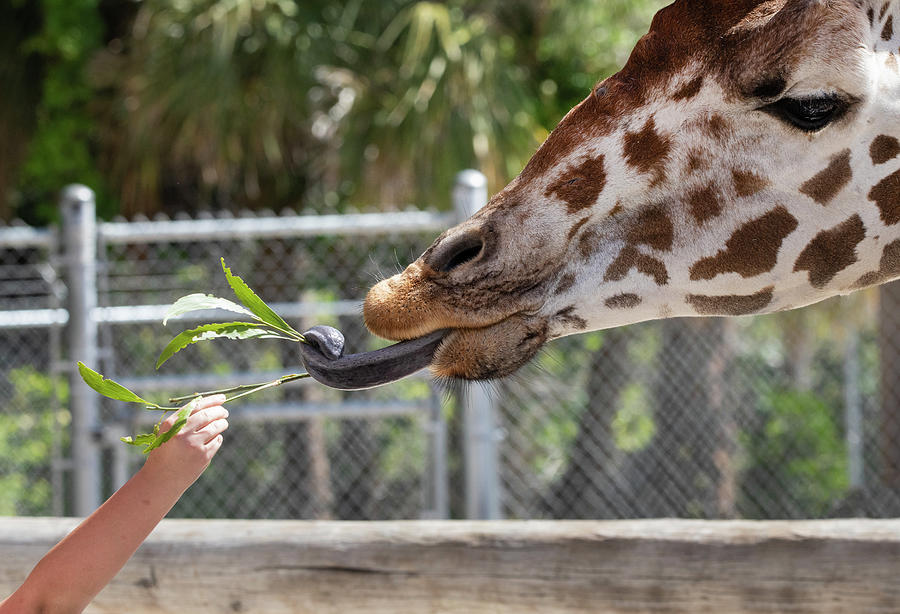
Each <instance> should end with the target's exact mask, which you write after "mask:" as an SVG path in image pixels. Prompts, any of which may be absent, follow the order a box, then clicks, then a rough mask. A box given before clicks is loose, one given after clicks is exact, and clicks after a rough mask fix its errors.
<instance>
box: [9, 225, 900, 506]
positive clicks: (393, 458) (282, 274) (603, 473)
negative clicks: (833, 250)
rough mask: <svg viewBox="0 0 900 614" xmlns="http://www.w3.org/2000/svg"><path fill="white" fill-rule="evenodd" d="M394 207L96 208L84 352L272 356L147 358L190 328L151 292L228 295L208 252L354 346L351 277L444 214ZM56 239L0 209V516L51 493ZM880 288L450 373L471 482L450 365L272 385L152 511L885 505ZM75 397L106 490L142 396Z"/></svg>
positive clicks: (253, 363) (134, 461)
mask: <svg viewBox="0 0 900 614" xmlns="http://www.w3.org/2000/svg"><path fill="white" fill-rule="evenodd" d="M415 215H416V213H415V212H407V213H394V214H384V216H387V217H379V218H378V219H379V220H381V221H380V222H379V225H378V228H379V230H377V231H373V230H371V228H369V229H368V230H366V231H365V232H363V231H360V230H359V228H360V226H359V225H358V224H357V225H356V226H354V224H355V223H357V222H359V220H356V222H354V221H353V220H352V219H351V218H341V219H337V218H331V217H319V218H311V217H304V216H297V215H295V214H292V213H290V212H288V213H287V214H285V215H282V216H272V215H269V216H262V217H257V218H253V217H243V218H237V219H235V218H208V219H200V220H174V221H173V220H155V221H152V222H151V221H147V220H137V221H132V222H129V223H125V222H117V223H113V224H107V225H101V226H100V230H99V232H98V237H99V247H98V275H97V298H98V313H100V314H101V317H98V322H99V324H98V340H99V343H98V348H99V354H98V361H99V365H98V367H99V368H98V370H100V371H101V372H103V373H104V374H105V375H107V376H110V377H113V378H115V379H117V380H118V381H121V382H122V383H124V384H126V385H128V386H129V387H132V388H134V389H135V390H137V391H138V392H139V393H144V394H146V395H147V396H152V398H154V399H165V398H166V397H167V396H168V395H170V394H175V393H178V394H183V393H185V392H187V391H189V390H193V389H208V388H215V387H219V385H226V386H227V385H231V384H234V383H248V382H253V381H265V380H266V379H271V378H272V377H274V376H277V375H280V374H284V373H290V372H295V371H296V370H297V369H298V368H299V367H300V362H299V359H298V356H297V350H296V347H294V346H292V345H291V344H284V343H282V342H279V341H268V342H267V341H259V342H254V343H249V342H244V343H236V342H229V341H214V342H210V343H205V344H200V345H197V346H193V347H191V348H188V349H187V350H185V351H183V352H182V353H180V354H178V355H177V356H175V357H174V358H173V359H172V360H171V361H170V362H169V363H167V364H166V365H165V366H164V367H163V369H162V370H161V371H160V372H159V373H156V372H155V369H154V364H155V360H156V357H157V355H158V353H159V351H160V349H161V348H162V347H163V346H164V345H165V343H166V342H167V341H168V340H169V339H170V338H171V337H172V336H174V335H175V334H176V333H177V332H180V330H182V329H184V328H187V327H189V326H190V325H191V323H190V322H181V321H174V322H170V323H169V325H168V326H167V327H165V328H164V327H163V326H162V325H161V323H160V320H161V317H160V316H161V311H160V309H161V308H163V307H164V306H165V305H168V304H171V303H172V302H173V301H174V300H175V299H177V298H179V297H180V296H183V295H185V294H189V293H192V292H208V293H213V294H217V295H219V296H229V295H230V290H229V289H228V288H227V285H226V284H225V281H224V276H223V275H222V273H221V268H220V266H219V258H220V257H223V258H224V259H225V261H226V262H227V264H228V265H229V266H230V267H231V268H232V270H233V271H234V272H235V273H236V274H239V275H241V276H242V277H243V278H244V279H245V280H246V281H247V282H248V284H249V285H250V286H251V287H252V288H254V290H256V291H257V292H258V293H259V294H260V295H261V296H262V297H263V298H264V299H265V300H266V301H267V302H270V304H274V305H276V309H277V310H279V311H282V312H283V313H284V314H285V315H286V316H287V319H288V320H289V321H290V323H291V324H292V325H293V326H294V327H296V328H298V329H299V330H303V329H304V327H307V326H310V325H312V324H331V325H334V326H337V327H338V328H340V329H341V330H342V331H343V332H344V333H345V335H346V336H347V341H348V347H349V348H350V349H351V350H352V351H360V350H364V349H371V348H373V347H375V346H376V344H377V343H378V342H377V341H375V340H373V339H372V338H371V336H370V335H368V334H367V333H366V331H365V329H364V327H363V326H362V324H361V317H360V315H359V313H360V312H359V302H360V300H361V298H362V297H363V296H364V294H365V292H366V290H367V289H368V288H369V287H370V286H371V285H372V284H373V283H374V282H375V281H376V280H378V279H380V278H382V277H384V276H386V275H390V274H393V273H394V272H396V271H398V270H400V269H401V268H402V267H403V266H405V264H407V263H409V262H411V261H412V260H413V259H415V258H416V257H417V256H418V255H419V254H420V253H421V252H422V251H423V250H424V249H425V248H426V247H427V246H428V244H429V243H430V242H431V241H432V240H433V238H434V237H435V236H436V235H437V234H438V232H439V230H440V228H441V227H443V226H446V225H449V224H451V223H452V221H453V216H452V215H443V216H441V215H433V216H432V217H431V218H430V219H431V221H430V222H429V224H430V225H429V224H418V225H415V224H413V225H408V224H406V223H405V222H404V221H403V220H408V219H412V218H411V217H409V216H413V217H414V216H415ZM404 216H406V217H404ZM367 219H375V218H367ZM416 219H418V218H416ZM184 223H190V224H193V225H189V226H185V225H184ZM179 224H181V225H179ZM179 228H180V229H182V230H183V229H184V228H190V229H193V230H191V231H190V232H181V231H177V230H178V229H179ZM248 228H250V229H253V228H255V230H253V231H247V230H246V229H248ZM291 228H294V229H295V231H292V230H290V229H291ZM300 228H304V229H306V230H302V231H301V230H297V229H300ZM310 228H311V229H310ZM354 228H356V230H353V229H354ZM197 229H202V232H199V231H197ZM273 229H274V230H273ZM176 231H177V232H176ZM60 249H61V248H60V241H59V240H58V239H57V235H56V233H55V232H54V231H48V230H41V229H28V228H14V227H9V228H0V307H2V309H3V311H2V313H0V337H2V340H0V513H2V514H20V515H44V514H62V513H72V512H73V509H74V508H73V492H72V491H73V485H72V475H73V473H74V472H75V470H76V469H77V468H76V467H73V466H72V464H71V461H67V460H66V459H71V458H72V456H73V450H72V443H71V440H70V437H69V432H70V431H69V425H70V422H71V420H72V415H71V413H70V410H69V399H68V397H69V392H68V385H67V381H66V378H65V377H64V373H65V372H68V371H69V370H70V369H71V364H72V362H74V360H77V355H76V354H77V352H75V353H73V352H69V351H66V348H65V343H64V340H65V336H64V327H65V326H66V317H67V316H66V312H65V311H64V310H63V309H62V306H63V305H64V304H65V300H64V299H65V295H66V291H65V287H64V285H63V284H62V282H61V281H60V280H61V278H63V277H64V272H65V266H66V261H65V258H63V257H62V256H61V251H60ZM898 307H900V289H897V288H894V287H892V286H887V287H885V288H884V289H881V290H879V289H874V290H868V291H864V292H860V293H857V294H855V295H852V296H850V297H847V298H844V299H840V300H832V301H827V302H825V303H822V304H820V305H817V306H814V307H811V308H807V309H804V310H799V311H793V312H786V313H782V314H776V315H771V316H763V317H756V318H740V319H688V320H667V321H661V322H649V323H645V324H640V325H635V326H631V327H627V328H622V329H615V330H609V331H601V332H596V333H589V334H584V335H578V336H573V337H568V338H565V339H561V340H558V341H555V342H553V343H551V344H550V345H549V346H548V347H547V348H546V349H545V350H544V351H543V352H542V353H541V354H540V355H539V357H537V358H536V359H535V360H534V361H533V362H532V363H531V364H530V365H528V366H527V367H525V368H524V369H523V370H522V371H520V372H519V373H517V374H515V375H514V376H512V377H510V378H508V379H507V380H504V381H501V382H498V383H494V384H490V385H476V386H475V387H473V388H472V390H475V391H479V392H480V394H482V396H483V398H484V399H487V401H488V402H489V405H490V407H489V411H490V412H491V414H490V415H491V416H492V417H493V420H495V424H494V427H493V428H492V429H491V430H489V431H488V432H480V433H479V434H478V437H479V438H480V439H479V441H481V443H482V444H484V445H490V446H494V448H493V449H494V451H495V453H496V467H497V472H496V476H493V477H494V478H496V479H494V480H490V479H488V480H486V481H485V480H481V479H482V478H484V477H485V476H484V475H483V474H484V472H485V471H489V470H490V467H492V466H494V465H493V464H492V463H480V462H477V461H476V460H473V459H475V457H473V456H472V455H471V454H470V452H468V451H467V450H468V445H469V444H467V438H471V437H472V433H469V432H468V430H469V429H470V428H471V426H470V425H469V423H468V422H467V417H466V412H467V411H468V410H467V409H466V407H467V406H466V405H465V403H463V402H462V401H461V400H460V395H459V394H458V392H459V391H458V390H456V389H455V388H453V387H452V386H451V388H449V389H440V388H435V385H434V384H433V383H432V382H430V381H429V379H428V378H427V377H426V376H419V377H414V378H410V379H408V380H404V381H401V382H399V383H396V384H394V385H391V386H388V387H384V388H380V389H376V390H372V391H366V392H352V393H342V392H338V391H333V390H330V389H326V388H324V387H322V386H318V385H316V384H314V383H312V382H305V383H300V384H297V385H294V386H292V387H285V388H283V389H279V390H276V391H272V392H268V393H265V394H264V395H260V396H259V397H252V398H251V400H248V401H246V402H244V403H242V404H236V405H235V406H234V408H232V409H231V412H232V419H231V420H230V422H231V423H232V426H231V428H230V429H229V431H228V433H227V434H226V444H225V446H224V447H223V448H222V450H221V451H220V453H219V454H218V456H217V457H216V459H215V461H214V462H213V464H212V465H211V466H210V468H209V469H208V470H207V472H206V473H205V474H204V476H203V477H202V478H201V479H200V480H199V481H198V483H197V484H196V485H195V486H194V487H192V488H191V489H190V490H189V491H188V493H187V494H186V495H185V496H184V497H183V498H182V500H181V501H180V502H179V503H178V505H177V506H176V508H175V510H173V513H172V515H174V516H183V517H233V518H311V519H312V518H316V519H318V518H323V519H324V518H334V519H373V520H374V519H412V518H422V517H442V516H448V515H449V516H451V517H465V516H467V515H472V514H473V511H472V510H473V507H472V505H471V501H470V500H469V498H470V495H471V492H470V491H471V490H472V488H473V486H472V482H473V481H476V480H481V481H482V483H483V484H487V485H488V486H487V487H488V488H490V489H494V490H495V491H496V492H493V493H491V495H492V496H493V497H495V498H496V501H497V507H498V510H497V513H498V514H499V515H500V516H503V517H507V518H643V517H660V516H666V517H689V518H819V517H832V516H873V517H884V516H897V515H900V453H898V448H900V384H898V383H896V382H895V380H897V377H896V373H898V368H900V354H898V348H900V330H898V325H900V308H898ZM163 310H164V309H163ZM64 356H65V359H63V357H64ZM188 384H190V388H189V389H188V390H186V389H185V386H186V385H188ZM97 416H98V421H99V425H98V427H99V428H98V429H96V432H95V433H94V435H95V443H97V445H98V453H99V455H100V460H101V466H102V476H101V488H102V494H103V495H108V494H109V493H110V492H111V491H112V490H113V489H114V488H115V487H116V486H118V485H119V484H120V483H121V482H122V481H123V480H125V479H127V477H128V475H130V474H131V472H133V471H134V470H135V468H136V467H137V466H138V464H139V463H140V462H142V457H141V455H140V453H139V452H136V451H134V450H132V449H130V448H127V447H126V446H124V445H122V444H120V443H118V441H117V437H118V436H120V435H124V434H128V433H132V432H135V431H137V430H138V429H141V428H145V427H147V426H148V425H149V424H152V419H153V418H154V416H152V415H149V414H148V413H146V412H144V411H143V410H135V409H134V408H132V407H126V406H123V405H122V404H117V403H112V402H110V403H106V402H105V401H104V402H102V404H101V405H100V406H99V408H98V414H97ZM148 420H151V422H149V423H148ZM485 442H487V443H486V444H485ZM467 468H468V472H467ZM487 477H491V476H487Z"/></svg>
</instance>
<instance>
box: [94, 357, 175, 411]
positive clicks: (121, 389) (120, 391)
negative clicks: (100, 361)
mask: <svg viewBox="0 0 900 614" xmlns="http://www.w3.org/2000/svg"><path fill="white" fill-rule="evenodd" d="M78 372H79V373H81V379H83V380H84V382H85V383H86V384H87V385H88V386H90V387H91V388H93V389H94V390H96V391H97V392H99V393H100V394H102V395H103V396H105V397H109V398H110V399H115V400H117V401H126V402H128V403H143V404H144V405H148V406H150V407H155V408H156V409H163V408H162V407H161V406H160V405H157V404H156V403H153V402H151V401H148V400H147V399H143V398H141V397H139V396H138V395H136V394H135V393H133V392H132V391H130V390H129V389H128V388H126V387H125V386H123V385H122V384H119V383H117V382H114V381H113V380H111V379H107V378H105V377H103V376H102V375H100V374H99V373H97V372H96V371H94V370H93V369H91V368H90V367H88V366H86V365H85V364H84V363H83V362H81V361H79V362H78Z"/></svg>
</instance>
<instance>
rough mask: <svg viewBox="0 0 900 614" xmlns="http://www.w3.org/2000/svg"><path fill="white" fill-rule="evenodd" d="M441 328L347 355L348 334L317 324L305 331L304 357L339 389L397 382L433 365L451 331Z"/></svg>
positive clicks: (317, 374)
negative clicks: (367, 350)
mask: <svg viewBox="0 0 900 614" xmlns="http://www.w3.org/2000/svg"><path fill="white" fill-rule="evenodd" d="M449 332H450V331H449V330H438V331H434V332H433V333H430V334H428V335H425V336H423V337H419V338H417V339H410V340H408V341H401V342H400V343H395V344H394V345H390V346H388V347H386V348H382V349H380V350H374V351H372V352H361V353H359V354H349V355H346V356H345V355H344V335H343V334H341V332H340V331H339V330H337V329H336V328H332V327H330V326H315V327H313V328H311V329H310V330H308V331H306V332H305V333H303V335H304V337H305V338H306V341H307V342H306V343H301V344H300V358H301V359H302V360H303V364H304V366H305V367H306V370H307V371H308V372H309V374H310V375H311V376H312V378H313V379H315V380H316V381H318V382H319V383H322V384H325V385H326V386H330V387H331V388H337V389H339V390H364V389H366V388H374V387H376V386H382V385H384V384H389V383H391V382H395V381H397V380H399V379H402V378H404V377H407V376H408V375H412V374H413V373H415V372H416V371H419V370H421V369H424V368H425V367H427V366H428V365H430V364H431V361H432V358H433V357H434V354H435V352H436V351H437V349H438V347H439V346H440V344H441V341H442V340H443V339H444V336H446V335H447V333H449Z"/></svg>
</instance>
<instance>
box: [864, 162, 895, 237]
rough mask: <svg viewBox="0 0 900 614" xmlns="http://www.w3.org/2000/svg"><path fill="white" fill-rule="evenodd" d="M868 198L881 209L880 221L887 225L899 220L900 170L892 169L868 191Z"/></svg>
mask: <svg viewBox="0 0 900 614" xmlns="http://www.w3.org/2000/svg"><path fill="white" fill-rule="evenodd" d="M869 200H871V201H874V202H875V204H876V205H877V206H878V209H879V210H881V221H882V222H884V223H885V224H887V225H888V226H893V225H894V224H896V223H898V222H900V171H894V172H893V173H891V174H890V175H888V176H887V177H885V178H884V179H882V180H881V181H879V182H878V184H877V185H875V187H873V188H872V190H871V191H870V192H869Z"/></svg>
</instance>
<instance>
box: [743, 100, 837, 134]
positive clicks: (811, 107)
mask: <svg viewBox="0 0 900 614" xmlns="http://www.w3.org/2000/svg"><path fill="white" fill-rule="evenodd" d="M849 106H850V105H849V103H848V102H847V101H846V100H844V99H843V98H840V97H839V96H836V95H830V96H823V97H820V98H782V99H781V100H777V101H775V102H773V103H771V104H767V105H766V106H764V107H762V108H761V109H760V111H763V112H765V113H768V114H769V115H772V116H774V117H777V118H778V119H780V120H781V121H783V122H785V123H788V124H791V125H792V126H794V127H795V128H799V129H800V130H803V131H804V132H815V131H817V130H821V129H822V128H824V127H825V126H827V125H828V124H830V123H831V122H833V121H835V120H837V119H839V118H840V117H841V116H842V115H844V113H846V112H847V109H848V108H849Z"/></svg>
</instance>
